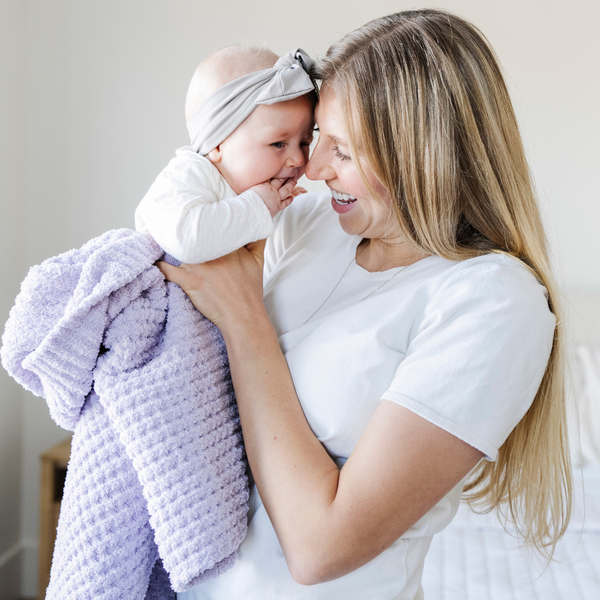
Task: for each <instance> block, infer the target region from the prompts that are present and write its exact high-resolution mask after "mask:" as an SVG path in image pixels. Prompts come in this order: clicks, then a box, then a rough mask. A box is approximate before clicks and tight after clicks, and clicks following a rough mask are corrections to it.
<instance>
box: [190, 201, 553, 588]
mask: <svg viewBox="0 0 600 600" xmlns="http://www.w3.org/2000/svg"><path fill="white" fill-rule="evenodd" d="M359 242H360V238H359V237H358V236H349V235H347V234H345V233H344V231H343V230H342V229H341V227H340V226H339V223H338V218H337V215H336V214H335V213H334V211H333V210H332V209H331V206H330V198H329V197H327V196H316V195H306V196H300V197H298V198H296V199H295V200H294V202H293V204H292V205H291V207H289V208H287V209H286V210H285V211H283V213H282V216H281V217H280V218H279V219H278V222H277V225H276V228H275V232H274V235H273V236H272V237H271V238H270V239H269V240H268V242H267V248H266V262H265V304H266V306H267V309H268V312H269V314H270V316H271V319H272V321H273V324H274V326H275V328H276V330H277V333H278V335H279V341H280V345H281V348H282V350H283V352H284V353H285V356H286V360H287V363H288V365H289V368H290V372H291V374H292V378H293V380H294V386H295V388H296V392H297V394H298V398H299V400H300V402H301V404H302V408H303V409H304V413H305V414H306V418H307V420H308V422H309V424H310V426H311V428H312V430H313V431H314V433H315V435H316V436H317V437H318V439H319V440H320V441H321V443H322V444H323V445H324V447H325V448H326V449H327V451H328V452H329V454H330V455H331V456H332V457H333V458H334V459H335V460H336V462H337V464H338V465H339V466H342V465H343V464H344V463H345V461H346V459H347V458H348V456H349V455H350V453H351V452H352V450H353V448H354V446H355V445H356V443H357V441H358V439H359V437H360V435H361V433H362V432H363V430H364V428H365V426H366V425H367V422H368V420H369V418H370V417H371V415H372V414H373V412H374V411H375V410H376V408H377V406H378V405H379V402H380V401H381V400H382V399H385V400H389V401H392V402H396V403H398V404H400V405H402V406H405V407H407V408H409V409H410V410H412V411H414V412H416V413H417V414H419V415H421V416H422V417H423V418H425V419H427V420H429V421H431V422H433V423H435V424H436V425H438V426H440V427H442V428H443V429H445V430H447V431H450V432H451V433H452V434H454V435H456V436H457V437H459V438H460V439H462V440H464V441H466V442H467V443H469V444H470V445H472V446H474V447H476V448H478V449H479V450H481V452H483V453H484V454H485V455H486V457H487V458H488V459H489V460H495V458H496V456H497V452H498V448H499V447H500V446H501V445H502V443H503V442H504V440H505V439H506V437H507V436H508V434H509V433H510V431H511V430H512V429H513V427H514V426H515V425H516V424H517V422H518V421H519V420H520V419H521V417H522V416H523V415H524V414H525V412H526V411H527V409H528V408H529V406H530V404H531V402H532V400H533V398H534V396H535V393H536V391H537V388H538V386H539V384H540V381H541V379H542V376H543V373H544V370H545V367H546V363H547V361H548V356H549V353H550V349H551V345H552V338H553V332H554V326H555V317H554V315H553V314H552V313H551V312H550V310H549V308H548V302H547V297H546V290H545V288H544V287H543V286H542V285H540V283H539V282H538V281H537V280H536V278H535V277H534V276H533V275H532V273H531V272H530V271H529V270H528V269H527V268H526V267H525V266H523V265H522V264H521V263H519V262H518V261H517V260H515V259H513V258H510V257H507V256H504V255H498V254H491V255H487V256H483V257H480V258H476V259H472V260H467V261H462V262H452V261H448V260H445V259H442V258H439V257H429V258H426V259H423V260H421V261H419V262H417V263H415V264H413V265H411V266H408V267H404V268H400V269H392V270H390V271H384V272H379V273H370V272H368V271H366V270H365V269H363V268H361V267H360V266H358V265H357V264H356V262H355V261H354V257H355V254H356V248H357V246H358V244H359ZM336 286H337V287H336ZM332 292H333V293H332ZM319 307H320V308H319ZM317 309H318V310H317ZM315 311H317V312H316V313H315ZM461 492H462V483H461V484H459V485H458V486H457V487H456V488H455V489H454V490H452V492H450V493H449V494H448V495H447V496H446V497H445V498H443V499H442V500H441V501H440V502H439V503H438V504H437V505H436V506H435V507H434V508H433V509H432V510H430V511H429V512H428V513H427V514H426V515H425V516H424V517H423V518H422V519H421V520H420V521H419V522H418V523H416V524H415V525H414V526H413V527H412V528H411V529H410V530H409V531H407V532H406V533H405V534H404V535H403V536H402V537H401V538H400V539H399V540H397V541H396V542H394V543H393V544H392V545H391V546H390V547H389V548H388V549H387V550H385V551H384V552H383V553H381V554H380V555H379V556H378V557H376V558H375V559H374V560H372V561H371V562H369V563H367V564H366V565H364V566H363V567H361V568H359V569H357V570H356V571H353V572H352V573H349V574H348V575H345V576H343V577H340V578H339V579H336V580H334V581H330V582H327V583H323V584H318V585H315V586H307V587H305V586H301V585H299V584H297V583H295V582H294V581H293V580H292V578H291V576H290V574H289V571H288V568H287V565H286V562H285V559H284V557H283V553H282V551H281V548H280V546H279V543H278V541H277V537H276V535H275V531H274V530H273V527H272V526H271V523H270V521H269V518H268V516H267V514H266V512H265V509H264V507H263V505H262V503H261V501H260V497H259V495H258V493H257V491H256V488H254V489H253V490H252V493H251V510H250V523H249V531H248V535H247V537H246V539H245V540H244V542H243V543H242V545H241V547H240V550H239V552H238V560H237V562H236V564H235V566H234V567H233V568H232V569H231V570H230V571H228V572H227V573H225V574H223V575H221V576H220V577H218V578H217V579H215V580H212V581H209V582H207V583H205V584H203V585H200V586H197V587H196V588H194V589H193V590H191V591H189V592H187V593H184V594H179V595H178V598H179V599H180V600H182V599H185V600H192V599H193V600H200V599H203V600H205V599H211V600H237V599H239V600H242V599H243V600H255V599H256V600H282V599H286V600H287V599H298V600H300V599H306V600H308V599H310V600H316V599H323V600H325V599H326V600H332V599H337V598H340V599H343V600H354V599H356V600H365V599H367V598H368V599H377V600H384V599H396V600H400V599H401V600H414V599H415V598H419V597H421V596H420V594H422V591H421V588H420V579H421V572H422V567H423V561H424V558H425V554H426V553H427V550H428V548H429V544H430V542H431V536H432V535H433V534H434V533H437V532H438V531H440V530H442V529H443V528H444V527H445V526H446V525H447V524H448V523H449V522H450V521H451V520H452V518H453V517H454V515H455V513H456V510H457V508H458V504H459V501H460V495H461Z"/></svg>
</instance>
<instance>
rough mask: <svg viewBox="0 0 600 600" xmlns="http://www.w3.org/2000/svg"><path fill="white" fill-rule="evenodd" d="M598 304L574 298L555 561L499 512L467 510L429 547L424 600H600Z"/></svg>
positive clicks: (594, 298)
mask: <svg viewBox="0 0 600 600" xmlns="http://www.w3.org/2000/svg"><path fill="white" fill-rule="evenodd" d="M599 306H600V293H598V292H586V291H581V292H576V293H573V294H571V319H572V322H571V324H572V328H571V330H572V331H573V332H574V333H573V339H577V340H578V342H580V341H582V342H583V343H580V344H578V345H577V344H575V343H574V342H571V344H570V347H571V350H570V353H569V354H570V356H571V361H570V363H571V371H572V382H571V387H570V389H571V390H572V395H571V398H570V415H569V419H570V421H569V425H570V437H571V444H572V448H571V453H572V458H573V471H574V479H575V489H574V506H573V515H572V519H571V523H570V525H569V528H568V530H567V533H566V534H565V536H564V538H563V539H562V540H561V541H560V542H559V544H558V546H557V550H556V553H555V560H554V561H553V562H551V563H550V564H549V565H547V566H546V564H545V563H544V562H543V561H541V560H540V559H539V558H536V556H534V555H532V554H531V553H530V552H528V551H527V550H524V549H522V548H520V547H519V544H518V543H517V541H516V539H515V537H514V536H513V535H512V532H511V531H510V530H509V531H508V532H507V531H505V530H504V529H503V527H502V525H501V524H500V522H499V521H498V519H497V517H496V516H495V515H494V514H487V515H478V514H475V513H474V512H473V511H472V510H471V509H470V508H469V507H468V506H467V505H466V504H463V505H461V507H460V509H459V511H458V514H457V515H456V517H455V519H454V520H453V521H452V523H451V524H450V525H449V526H448V527H447V528H446V529H445V530H444V531H442V532H441V533H439V534H438V535H436V536H435V537H434V539H433V542H432V544H431V548H430V551H429V554H428V555H427V559H426V561H425V566H424V571H423V589H424V592H425V599H426V600H537V599H539V600H600V350H598V348H600V344H599V343H598V340H600V336H599V335H598V334H600V323H598V316H597V313H598V312H599V311H597V307H599ZM588 317H589V318H588ZM584 319H585V320H584ZM594 348H596V349H594ZM575 407H576V410H575Z"/></svg>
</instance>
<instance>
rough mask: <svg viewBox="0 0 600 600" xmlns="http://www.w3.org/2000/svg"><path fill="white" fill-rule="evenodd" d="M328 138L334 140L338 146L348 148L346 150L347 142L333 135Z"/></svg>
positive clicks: (328, 135)
mask: <svg viewBox="0 0 600 600" xmlns="http://www.w3.org/2000/svg"><path fill="white" fill-rule="evenodd" d="M327 137H328V138H330V139H332V140H333V141H334V142H335V143H336V144H338V145H340V146H346V148H347V147H348V143H347V142H346V141H345V140H343V139H341V138H339V137H337V136H335V135H332V134H331V133H329V134H327Z"/></svg>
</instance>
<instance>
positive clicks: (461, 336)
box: [161, 10, 571, 600]
mask: <svg viewBox="0 0 600 600" xmlns="http://www.w3.org/2000/svg"><path fill="white" fill-rule="evenodd" d="M321 78H322V80H323V83H322V88H321V99H320V102H319V105H318V106H317V109H316V121H317V124H318V126H319V129H320V136H319V141H318V144H317V146H316V148H315V150H314V153H313V155H312V157H311V158H310V161H309V163H308V165H307V168H306V174H307V176H308V177H310V178H311V179H324V180H325V181H326V182H327V185H328V186H329V187H330V188H331V197H327V198H323V197H318V196H303V197H299V198H297V199H296V200H295V201H294V203H293V205H292V206H291V207H290V208H288V209H287V210H286V211H284V213H282V216H281V218H280V220H279V222H278V224H277V227H276V232H275V234H274V236H273V237H272V238H271V239H269V240H268V242H267V246H266V249H265V254H264V272H265V284H264V299H263V284H262V281H263V279H262V275H263V254H262V246H261V245H260V244H257V245H254V246H253V247H250V248H248V249H241V250H240V251H238V252H235V253H233V254H231V255H229V256H227V257H224V258H223V259H219V260H217V261H213V262H211V263H205V264H203V265H196V266H187V265H184V266H182V267H179V268H176V267H170V266H169V265H162V266H161V268H162V269H163V272H164V273H165V276H166V277H167V278H168V279H170V280H172V281H175V282H177V283H179V284H180V285H181V286H182V287H183V288H184V290H186V292H187V293H188V294H189V296H190V297H191V299H192V301H193V302H194V304H195V305H196V306H197V307H198V309H199V310H200V311H202V312H203V313H204V314H205V315H206V316H207V317H208V318H210V319H211V320H212V321H214V322H215V323H216V324H217V325H218V326H219V328H220V329H221V331H222V333H223V336H224V339H225V342H226V344H227V350H228V354H229V360H230V366H231V373H232V378H233V384H234V387H235V391H236V395H237V400H238V404H239V410H240V418H241V422H242V429H243V433H244V439H245V444H246V449H247V453H248V459H249V462H250V466H251V469H252V473H253V476H254V479H255V482H256V487H255V488H254V490H253V492H252V495H251V506H250V519H251V521H250V527H249V533H248V536H247V538H246V540H245V541H244V543H243V544H242V546H241V548H240V552H239V555H238V560H237V563H236V565H235V567H234V568H233V569H232V570H231V571H229V572H228V573H225V574H224V575H223V576H221V577H219V578H217V579H215V580H213V581H210V582H207V583H206V584H204V585H201V586H198V587H197V588H195V589H193V590H191V591H189V592H186V593H184V594H180V595H179V597H180V598H185V599H189V598H194V599H198V598H211V599H216V598H222V599H227V600H231V599H234V598H244V599H245V600H248V599H251V598H260V599H261V600H264V599H265V598H272V599H275V598H277V599H280V598H311V599H313V598H327V599H332V598H343V599H351V598H357V599H359V598H360V599H364V598H378V599H379V598H381V599H383V598H397V599H407V600H408V599H410V600H413V599H414V598H421V597H422V589H421V587H420V577H421V572H422V567H423V561H424V558H425V554H426V552H427V549H428V547H429V544H430V542H431V537H432V535H433V534H435V533H436V532H438V531H440V530H441V529H443V528H444V527H445V526H446V525H447V524H448V523H449V522H450V520H451V519H452V517H453V516H454V514H455V512H456V510H457V507H458V503H459V500H460V496H461V493H462V492H463V487H464V489H466V490H468V491H470V492H471V498H472V499H474V500H479V501H481V502H483V503H484V504H485V505H486V506H487V508H490V509H491V508H497V507H500V505H503V506H505V510H506V512H507V514H508V515H510V517H511V519H512V520H513V521H515V523H516V525H517V527H518V528H519V531H520V533H521V534H522V536H523V538H524V540H525V541H526V542H528V543H530V544H532V545H534V546H535V547H536V548H538V549H540V550H542V551H544V550H545V551H546V553H547V554H551V553H552V551H553V548H554V545H555V544H556V541H557V540H558V539H559V538H560V536H561V535H562V534H563V532H564V530H565V528H566V525H567V523H568V517H569V512H570V482H571V480H570V471H569V463H568V457H567V451H566V439H565V435H566V434H565V422H564V418H565V409H564V398H563V383H562V369H563V359H562V355H561V352H562V350H561V332H560V315H559V313H558V308H557V298H556V291H555V288H554V283H553V280H552V275H551V273H550V269H549V265H548V259H547V253H546V246H545V237H544V233H543V230H542V226H541V222H540V218H539V214H538V209H537V206H536V202H535V199H534V195H533V192H532V186H531V182H530V177H529V172H528V168H527V164H526V160H525V156H524V153H523V148H522V144H521V140H520V137H519V134H518V130H517V125H516V120H515V116H514V113H513V110H512V107H511V103H510V100H509V97H508V94H507V91H506V88H505V85H504V83H503V80H502V76H501V73H500V70H499V68H498V65H497V63H496V60H495V58H494V56H493V53H492V51H491V49H490V48H489V46H488V45H487V43H486V42H485V41H484V39H483V37H482V36H481V34H480V33H479V32H478V31H477V30H476V29H475V28H474V27H473V26H472V25H470V24H468V23H466V22H465V21H463V20H461V19H459V18H457V17H455V16H453V15H450V14H448V13H444V12H438V11H431V10H421V11H412V12H405V13H398V14H395V15H390V16H388V17H384V18H381V19H378V20H376V21H373V22H371V23H368V24H367V25H365V26H364V27H362V28H360V29H359V30H357V31H355V32H353V33H351V34H349V35H347V36H346V37H345V38H343V39H342V40H341V41H340V42H338V43H336V44H334V45H333V46H332V47H331V48H330V49H329V51H328V54H327V56H326V58H325V59H324V60H323V61H322V73H321ZM340 226H341V227H340ZM557 324H558V325H557ZM469 475H470V476H469ZM468 476H469V477H468ZM467 477H468V480H467ZM465 481H467V484H466V486H465Z"/></svg>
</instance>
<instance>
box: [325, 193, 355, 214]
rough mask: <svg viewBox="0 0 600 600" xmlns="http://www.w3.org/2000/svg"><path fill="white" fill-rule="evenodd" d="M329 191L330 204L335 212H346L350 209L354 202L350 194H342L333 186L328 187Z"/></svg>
mask: <svg viewBox="0 0 600 600" xmlns="http://www.w3.org/2000/svg"><path fill="white" fill-rule="evenodd" d="M329 189H330V191H331V206H332V207H333V210H335V212H336V213H338V214H342V213H347V212H348V211H350V210H352V208H353V205H354V203H355V202H356V198H354V197H353V196H351V195H350V194H343V193H342V192H338V191H336V190H334V189H333V188H329Z"/></svg>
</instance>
